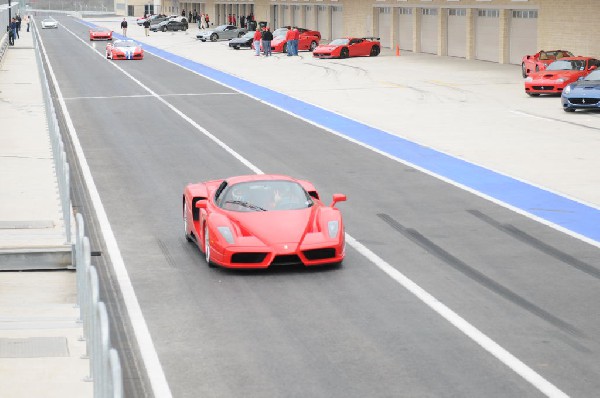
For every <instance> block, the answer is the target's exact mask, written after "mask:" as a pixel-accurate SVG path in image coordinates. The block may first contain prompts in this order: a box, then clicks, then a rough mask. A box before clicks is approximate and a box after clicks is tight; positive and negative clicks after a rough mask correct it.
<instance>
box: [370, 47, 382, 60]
mask: <svg viewBox="0 0 600 398" xmlns="http://www.w3.org/2000/svg"><path fill="white" fill-rule="evenodd" d="M380 51H381V50H380V49H379V46H373V47H371V57H376V56H378V55H379V52H380Z"/></svg>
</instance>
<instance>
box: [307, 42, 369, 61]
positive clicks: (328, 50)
mask: <svg viewBox="0 0 600 398" xmlns="http://www.w3.org/2000/svg"><path fill="white" fill-rule="evenodd" d="M380 51H381V43H380V42H379V38H378V37H361V38H359V37H344V38H342V39H335V40H333V41H332V42H331V43H329V44H322V45H320V46H318V47H317V48H315V49H314V51H313V57H316V58H348V57H364V56H371V57H376V56H378V55H379V52H380Z"/></svg>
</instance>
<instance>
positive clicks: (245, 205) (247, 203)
mask: <svg viewBox="0 0 600 398" xmlns="http://www.w3.org/2000/svg"><path fill="white" fill-rule="evenodd" d="M225 203H232V204H234V205H240V206H243V207H247V208H249V209H253V210H258V211H267V209H263V208H262V207H260V206H257V205H253V204H252V203H249V202H246V201H243V200H228V201H226V202H225Z"/></svg>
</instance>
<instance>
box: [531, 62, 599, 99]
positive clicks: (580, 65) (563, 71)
mask: <svg viewBox="0 0 600 398" xmlns="http://www.w3.org/2000/svg"><path fill="white" fill-rule="evenodd" d="M599 65H600V61H598V60H597V59H594V58H589V57H567V58H562V59H559V60H557V61H554V62H552V63H551V64H550V65H548V66H547V67H546V70H544V71H540V72H537V73H536V72H534V73H531V74H530V75H529V76H528V77H527V78H526V79H525V92H526V93H527V94H528V95H530V96H538V95H540V94H560V93H561V92H562V90H563V88H565V87H566V86H567V85H568V84H570V83H573V82H574V81H577V79H579V78H580V77H584V76H587V74H588V73H590V72H591V71H593V70H594V69H597V68H598V66H599Z"/></svg>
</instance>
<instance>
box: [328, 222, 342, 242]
mask: <svg viewBox="0 0 600 398" xmlns="http://www.w3.org/2000/svg"><path fill="white" fill-rule="evenodd" d="M339 230H340V223H339V222H338V221H337V220H336V221H329V222H328V223H327V232H329V237H330V238H335V237H336V236H337V234H338V232H339Z"/></svg>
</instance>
